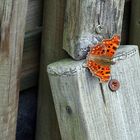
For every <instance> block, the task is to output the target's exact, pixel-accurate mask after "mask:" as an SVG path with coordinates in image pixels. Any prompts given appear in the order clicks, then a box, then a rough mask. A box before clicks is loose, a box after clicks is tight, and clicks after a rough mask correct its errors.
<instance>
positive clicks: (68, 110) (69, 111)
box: [66, 106, 72, 115]
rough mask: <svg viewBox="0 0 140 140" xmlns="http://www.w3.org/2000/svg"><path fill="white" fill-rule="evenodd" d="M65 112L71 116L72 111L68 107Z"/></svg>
mask: <svg viewBox="0 0 140 140" xmlns="http://www.w3.org/2000/svg"><path fill="white" fill-rule="evenodd" d="M66 111H67V113H68V114H69V115H70V114H72V109H71V107H70V106H66Z"/></svg>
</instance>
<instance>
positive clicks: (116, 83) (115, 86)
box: [108, 79, 120, 91]
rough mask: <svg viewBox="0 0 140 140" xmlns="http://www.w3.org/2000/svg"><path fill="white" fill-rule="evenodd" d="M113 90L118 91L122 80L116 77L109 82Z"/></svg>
mask: <svg viewBox="0 0 140 140" xmlns="http://www.w3.org/2000/svg"><path fill="white" fill-rule="evenodd" d="M108 86H109V88H110V90H111V91H117V90H118V89H119V88H120V82H119V81H118V80H116V79H112V80H110V82H109V84H108Z"/></svg>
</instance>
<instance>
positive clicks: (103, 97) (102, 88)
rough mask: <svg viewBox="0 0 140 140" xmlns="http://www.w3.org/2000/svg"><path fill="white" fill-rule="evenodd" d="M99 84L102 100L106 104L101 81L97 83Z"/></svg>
mask: <svg viewBox="0 0 140 140" xmlns="http://www.w3.org/2000/svg"><path fill="white" fill-rule="evenodd" d="M99 84H100V89H101V94H102V98H103V102H104V104H105V105H106V100H105V95H104V89H103V85H102V83H99Z"/></svg>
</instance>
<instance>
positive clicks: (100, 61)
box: [89, 56, 114, 66]
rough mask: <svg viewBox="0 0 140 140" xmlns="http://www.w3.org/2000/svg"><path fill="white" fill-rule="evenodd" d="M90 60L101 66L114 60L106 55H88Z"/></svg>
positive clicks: (107, 64)
mask: <svg viewBox="0 0 140 140" xmlns="http://www.w3.org/2000/svg"><path fill="white" fill-rule="evenodd" d="M89 57H90V59H91V60H93V61H96V62H97V63H98V64H100V65H103V66H110V65H113V64H114V62H113V60H112V59H111V58H109V57H106V56H89Z"/></svg>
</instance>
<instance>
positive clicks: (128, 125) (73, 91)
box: [48, 0, 140, 140]
mask: <svg viewBox="0 0 140 140" xmlns="http://www.w3.org/2000/svg"><path fill="white" fill-rule="evenodd" d="M123 8H124V0H109V1H101V0H88V1H74V0H70V1H67V3H66V15H65V24H64V25H65V26H64V36H63V38H64V41H63V47H64V49H65V50H66V51H67V52H68V53H69V54H70V55H71V56H72V57H73V58H74V59H76V60H80V59H82V58H85V56H86V54H87V50H88V46H89V45H90V44H96V43H97V42H98V41H100V40H101V39H103V38H105V37H110V36H112V35H113V34H116V33H117V34H121V27H122V18H123ZM115 57H116V60H118V63H116V64H115V65H113V67H112V76H111V78H113V79H117V80H118V81H119V83H120V88H119V90H118V91H116V92H112V91H111V90H110V89H109V87H108V83H107V84H99V81H98V80H97V78H95V77H92V76H91V74H90V73H89V71H88V70H87V69H85V68H84V67H83V63H84V61H85V60H81V61H74V60H72V59H65V60H61V61H59V62H56V63H53V64H50V65H49V66H48V73H49V79H50V84H51V89H52V94H53V99H54V103H55V109H56V112H57V118H58V122H59V127H60V132H61V136H62V139H63V140H85V139H86V140H93V139H100V140H102V139H106V140H117V139H119V140H126V139H127V140H128V139H130V140H131V139H140V134H139V131H140V122H139V120H140V104H139V103H138V102H139V99H140V96H139V92H140V72H139V71H138V69H139V66H140V61H139V53H138V48H137V46H132V45H130V46H121V47H120V48H119V49H118V51H117V55H116V56H115Z"/></svg>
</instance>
